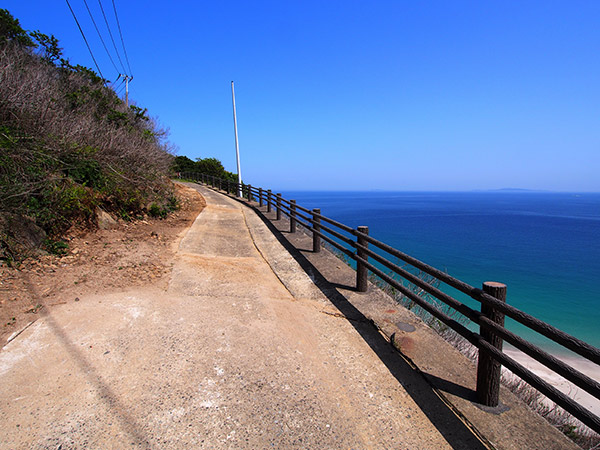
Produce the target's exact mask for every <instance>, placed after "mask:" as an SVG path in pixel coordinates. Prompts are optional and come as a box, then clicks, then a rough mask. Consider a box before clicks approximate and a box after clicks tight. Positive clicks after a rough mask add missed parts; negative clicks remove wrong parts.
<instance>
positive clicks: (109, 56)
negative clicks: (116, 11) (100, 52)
mask: <svg viewBox="0 0 600 450" xmlns="http://www.w3.org/2000/svg"><path fill="white" fill-rule="evenodd" d="M83 3H85V7H86V9H87V12H88V14H89V15H90V19H92V23H93V24H94V28H95V29H96V33H98V37H99V38H100V42H102V46H103V47H104V50H106V54H107V55H108V59H110V62H111V63H112V65H113V67H114V68H115V70H116V71H117V73H119V69H118V68H117V65H116V64H115V62H114V60H113V59H112V56H111V55H110V52H109V51H108V48H106V44H105V43H104V39H102V35H101V34H100V30H99V29H98V26H97V25H96V21H95V20H94V16H93V15H92V12H91V11H90V8H89V6H88V3H87V0H83Z"/></svg>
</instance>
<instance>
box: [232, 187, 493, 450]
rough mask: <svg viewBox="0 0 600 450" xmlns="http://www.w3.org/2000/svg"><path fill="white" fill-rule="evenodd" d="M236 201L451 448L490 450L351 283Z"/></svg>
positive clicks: (269, 218) (451, 388)
mask: <svg viewBox="0 0 600 450" xmlns="http://www.w3.org/2000/svg"><path fill="white" fill-rule="evenodd" d="M232 198H233V197H232ZM236 200H238V201H240V203H243V204H245V205H246V206H249V207H250V208H252V209H253V210H254V211H255V212H256V213H257V214H258V216H259V217H260V218H261V219H262V221H263V222H264V223H265V225H266V226H267V227H268V228H269V230H270V231H271V232H272V233H273V235H274V236H275V237H276V238H277V240H278V241H279V242H280V243H281V244H282V245H283V246H284V247H285V249H286V250H287V251H288V252H289V253H290V254H291V255H292V257H293V258H294V259H295V260H296V261H297V262H298V264H300V266H301V267H302V269H303V270H304V271H305V272H306V273H307V274H309V276H310V277H311V278H312V280H314V282H315V284H316V286H317V287H318V288H319V290H320V291H321V292H322V293H323V294H324V295H325V296H326V297H327V298H328V299H329V300H330V301H331V303H332V304H333V305H334V306H335V307H336V308H337V309H338V310H339V312H340V313H341V314H342V315H343V316H345V318H346V319H347V320H348V322H349V323H350V324H351V325H352V326H353V327H354V328H355V330H356V331H357V332H358V333H359V334H360V336H361V337H362V338H363V339H364V341H365V342H366V343H367V344H368V345H369V346H370V347H371V349H372V350H373V351H374V352H375V353H376V354H377V356H378V357H379V359H380V360H381V361H382V362H383V364H385V366H386V367H387V369H388V370H389V371H390V373H391V374H392V375H393V376H394V377H395V378H396V380H398V382H399V383H400V384H401V385H402V386H403V387H404V389H405V390H406V392H407V393H408V394H409V395H410V396H411V397H412V399H413V400H414V401H415V403H416V404H417V405H418V406H419V407H420V409H421V410H422V411H423V413H424V414H425V415H426V416H427V417H428V418H429V420H430V421H431V423H432V424H433V426H435V428H436V429H437V430H438V431H439V432H440V433H441V434H442V436H443V437H444V438H445V439H446V441H447V442H448V443H449V444H450V446H452V448H455V449H470V450H471V449H474V450H479V449H481V450H483V449H488V448H490V447H489V446H488V445H486V444H484V442H482V438H481V437H479V436H478V433H477V432H476V431H475V430H473V429H472V428H471V427H470V426H469V425H468V424H467V423H466V422H465V421H463V419H462V418H460V417H459V416H458V415H457V413H456V412H455V411H454V410H453V409H452V407H451V406H450V405H448V404H447V403H446V402H445V401H444V400H443V399H442V398H441V397H440V396H438V394H437V393H436V391H435V390H434V389H433V388H432V387H431V385H430V384H429V382H428V381H427V379H426V376H424V375H423V374H422V373H421V372H419V371H418V370H416V369H415V368H414V367H413V366H412V365H411V364H410V363H409V362H408V361H407V360H406V359H404V357H403V356H402V355H401V354H400V353H399V352H398V351H396V350H395V349H394V347H392V345H391V344H390V343H389V342H388V341H387V340H386V339H385V338H384V337H383V336H382V334H381V333H380V332H379V330H378V329H377V328H376V327H375V325H374V324H373V323H372V322H371V321H370V320H369V319H368V318H367V317H366V316H365V315H364V314H363V313H362V312H361V311H360V310H358V309H357V308H356V307H355V306H354V305H353V304H352V303H351V302H350V301H349V300H348V298H347V297H346V296H345V295H344V294H343V292H341V290H344V289H345V290H354V288H353V287H350V286H348V283H347V282H344V280H342V281H340V280H334V279H327V278H326V277H325V275H324V274H323V273H322V272H321V271H319V269H317V267H315V265H314V264H313V263H312V262H311V261H310V259H309V258H315V255H319V254H315V253H313V251H312V247H311V248H310V249H308V245H307V243H306V242H304V243H301V244H299V245H298V246H296V245H294V244H293V243H292V242H291V241H290V239H288V237H287V236H291V234H290V233H289V231H287V230H289V222H288V221H287V220H279V221H276V220H275V212H274V211H273V212H271V213H265V212H263V211H262V210H261V209H260V208H259V207H258V206H257V205H253V204H248V203H247V202H246V201H242V200H239V199H236ZM299 228H300V227H299ZM309 239H310V238H309ZM330 278H332V277H330ZM441 381H443V380H441ZM443 386H445V387H446V388H447V389H448V392H453V393H458V394H459V395H461V396H463V397H465V398H472V397H473V396H474V393H473V392H472V390H470V389H467V388H465V387H462V386H458V385H455V384H454V383H450V382H444V383H443ZM443 390H446V389H443Z"/></svg>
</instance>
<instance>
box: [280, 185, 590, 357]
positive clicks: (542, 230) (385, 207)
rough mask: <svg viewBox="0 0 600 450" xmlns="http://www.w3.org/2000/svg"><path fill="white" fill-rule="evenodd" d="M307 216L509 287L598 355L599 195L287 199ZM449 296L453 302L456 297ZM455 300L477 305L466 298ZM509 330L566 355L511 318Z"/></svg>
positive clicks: (478, 280)
mask: <svg viewBox="0 0 600 450" xmlns="http://www.w3.org/2000/svg"><path fill="white" fill-rule="evenodd" d="M282 194H283V196H284V198H286V199H295V200H297V202H298V204H299V205H302V206H304V207H307V208H321V213H322V214H323V215H325V216H327V217H331V218H332V219H335V220H337V221H340V222H342V223H344V224H346V225H349V226H352V227H356V226H358V225H367V226H369V234H370V235H371V236H373V237H374V238H376V239H378V240H380V241H383V242H385V243H387V244H389V245H391V246H392V247H395V248H397V249H399V250H401V251H403V252H405V253H408V254H409V255H411V256H413V257H415V258H417V259H420V260H421V261H423V262H425V263H427V264H430V265H432V266H434V267H437V268H438V269H442V270H445V271H447V272H448V273H449V274H450V275H452V276H454V277H456V278H458V279H460V280H463V281H465V282H467V283H469V284H471V285H473V286H476V287H481V284H482V283H483V282H484V281H499V282H502V283H505V284H506V285H507V301H508V303H510V304H511V305H513V306H515V307H517V308H519V309H521V310H523V311H525V312H527V313H530V314H532V315H534V316H536V317H538V318H539V319H541V320H543V321H545V322H548V323H550V324H552V325H554V326H555V327H557V328H560V329H561V330H563V331H565V332H567V333H569V334H572V335H574V336H576V337H578V338H580V339H582V340H584V341H586V342H588V343H590V344H592V345H594V346H596V347H600V194H597V193H580V194H577V193H547V192H528V191H515V192H513V191H493V192H488V191H485V192H382V191H371V192H317V191H287V192H285V191H284V192H283V193H282ZM444 290H446V291H447V292H448V293H451V294H452V295H454V294H455V293H456V291H454V290H447V289H444ZM456 298H458V299H460V300H461V301H464V302H466V303H468V304H469V305H470V306H472V307H477V308H478V307H479V306H478V304H477V303H476V302H475V301H473V300H472V299H469V298H467V297H466V296H462V295H456ZM507 327H508V328H510V329H512V330H514V331H517V332H518V333H519V334H521V335H523V336H524V337H526V338H527V339H528V340H530V341H532V342H534V343H536V344H538V345H540V346H541V347H544V348H546V349H547V350H550V351H551V352H552V353H561V350H560V349H559V348H557V347H556V346H555V345H554V344H553V343H552V342H550V341H548V340H547V339H546V338H544V337H542V336H540V335H538V334H537V333H535V332H533V331H530V330H528V329H526V328H525V327H522V326H520V325H519V324H517V323H515V322H514V321H512V320H510V319H507Z"/></svg>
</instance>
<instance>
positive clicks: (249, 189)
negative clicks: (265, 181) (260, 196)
mask: <svg viewBox="0 0 600 450" xmlns="http://www.w3.org/2000/svg"><path fill="white" fill-rule="evenodd" d="M248 201H249V202H250V201H252V185H251V184H249V185H248Z"/></svg>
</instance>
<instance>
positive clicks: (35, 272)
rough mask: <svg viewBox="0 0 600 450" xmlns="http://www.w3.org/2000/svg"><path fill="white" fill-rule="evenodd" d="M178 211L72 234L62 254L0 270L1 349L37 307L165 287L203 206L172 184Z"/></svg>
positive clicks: (195, 195)
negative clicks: (94, 295)
mask: <svg viewBox="0 0 600 450" xmlns="http://www.w3.org/2000/svg"><path fill="white" fill-rule="evenodd" d="M176 194H177V197H178V199H179V203H180V208H179V210H177V211H175V212H174V213H172V214H170V215H169V216H168V217H167V218H166V219H153V218H146V219H144V220H140V221H136V222H123V221H119V222H118V223H117V225H115V226H114V228H111V229H107V230H93V231H89V230H87V231H82V230H71V231H70V233H69V234H68V236H67V237H66V242H67V243H68V245H69V249H68V252H67V254H66V255H64V256H56V255H42V256H38V257H35V258H28V259H26V260H25V261H23V262H21V263H20V264H19V265H18V266H17V267H12V268H11V267H6V266H0V346H4V345H5V344H6V342H7V339H9V338H10V336H11V335H13V333H15V332H18V331H19V330H21V329H23V327H25V326H26V325H27V324H29V323H30V322H32V321H34V320H36V318H37V313H38V312H39V311H40V309H41V308H51V307H52V306H53V305H57V304H64V303H68V302H73V301H78V300H79V296H83V295H85V294H90V293H101V292H108V291H113V290H117V289H123V288H127V287H130V286H140V285H150V284H152V285H159V286H160V285H161V284H163V285H165V286H166V284H167V282H168V276H167V275H168V274H169V273H170V268H171V264H172V263H171V260H172V257H173V255H174V254H175V251H176V250H177V244H178V242H179V239H180V237H181V235H182V233H183V232H184V231H185V230H187V228H188V227H189V226H190V225H191V224H192V222H193V221H194V219H195V218H196V216H197V215H198V214H199V213H200V211H202V208H204V206H205V205H206V203H205V201H204V199H203V198H202V196H201V195H200V194H199V193H198V192H196V191H195V190H193V189H190V188H187V187H184V186H181V185H176Z"/></svg>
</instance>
